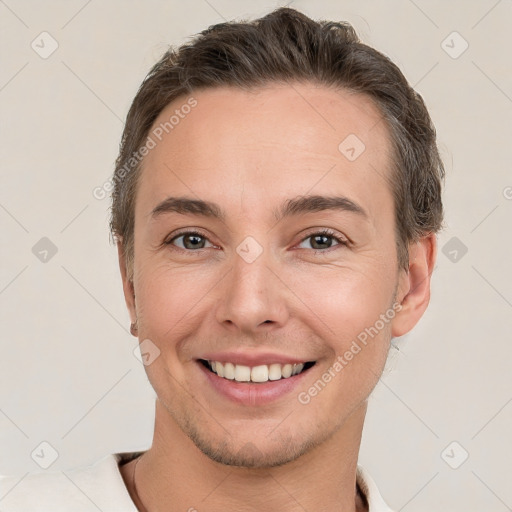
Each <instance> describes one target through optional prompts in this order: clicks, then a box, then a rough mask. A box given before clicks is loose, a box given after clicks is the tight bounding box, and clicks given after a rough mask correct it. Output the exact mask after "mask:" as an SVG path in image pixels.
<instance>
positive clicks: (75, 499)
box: [0, 452, 393, 512]
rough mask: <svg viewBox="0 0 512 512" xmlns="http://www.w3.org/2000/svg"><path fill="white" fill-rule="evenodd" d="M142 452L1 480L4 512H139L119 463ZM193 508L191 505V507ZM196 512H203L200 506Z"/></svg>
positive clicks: (375, 511)
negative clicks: (66, 469) (65, 469)
mask: <svg viewBox="0 0 512 512" xmlns="http://www.w3.org/2000/svg"><path fill="white" fill-rule="evenodd" d="M140 453H143V452H122V453H114V454H111V455H107V456H105V457H103V458H102V459H100V460H98V461H97V462H95V463H94V464H92V465H89V466H81V467H78V468H75V469H72V470H69V471H51V470H49V471H45V472H39V473H28V474H26V475H25V476H24V477H13V476H8V477H7V476H0V510H1V511H2V512H98V511H101V512H138V510H137V508H136V507H135V505H134V503H133V501H132V499H131V497H130V494H129V493H128V490H127V488H126V486H125V484H124V481H123V477H122V476H121V472H120V471H119V463H120V462H126V461H128V460H131V459H132V458H134V457H135V456H137V455H138V454H140ZM356 478H357V482H358V483H359V486H360V488H361V490H362V492H363V494H364V495H365V496H366V499H367V501H368V505H369V512H393V511H392V510H391V509H390V508H389V507H388V506H387V505H386V503H385V502H384V500H383V498H382V496H381V495H380V493H379V490H378V489H377V486H376V485H375V483H374V481H373V480H372V479H371V477H370V475H369V474H368V473H367V472H366V471H365V470H364V469H363V468H362V467H361V466H359V465H358V466H357V475H356ZM193 505H194V504H193V503H192V504H191V506H193ZM196 508H197V509H198V510H201V507H200V506H199V504H196Z"/></svg>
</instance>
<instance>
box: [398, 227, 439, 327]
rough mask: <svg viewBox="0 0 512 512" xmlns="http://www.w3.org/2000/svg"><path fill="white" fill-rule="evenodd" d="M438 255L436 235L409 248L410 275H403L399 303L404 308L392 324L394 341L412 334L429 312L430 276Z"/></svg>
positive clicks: (402, 273)
mask: <svg viewBox="0 0 512 512" xmlns="http://www.w3.org/2000/svg"><path fill="white" fill-rule="evenodd" d="M436 254H437V238H436V235H435V233H429V234H428V235H426V236H424V237H422V238H420V240H419V241H418V242H416V243H413V244H410V245H409V271H408V272H406V271H405V270H401V271H400V277H399V285H398V291H397V299H396V300H397V302H399V303H401V306H402V307H401V309H400V310H399V312H398V313H397V314H396V315H395V318H394V319H393V322H392V326H391V335H392V336H393V337H398V336H403V335H404V334H406V333H408V332H409V331H410V330H411V329H412V328H413V327H414V326H415V325H416V324H417V323H418V321H419V319H420V318H421V317H422V316H423V313H424V312H425V310H426V309H427V306H428V303H429V301H430V276H431V275H432V271H433V270H434V265H435V262H436Z"/></svg>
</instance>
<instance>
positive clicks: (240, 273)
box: [216, 251, 289, 334]
mask: <svg viewBox="0 0 512 512" xmlns="http://www.w3.org/2000/svg"><path fill="white" fill-rule="evenodd" d="M272 267H274V268H272ZM278 274H279V273H278V272H277V271H276V269H275V265H271V261H270V256H269V255H268V253H267V251H263V253H262V254H261V255H260V256H259V257H258V258H257V259H256V260H255V261H252V262H251V263H249V262H247V261H245V260H244V259H243V258H242V257H240V256H239V254H237V253H235V254H234V256H233V265H232V268H231V271H230V272H228V274H227V275H226V277H225V278H224V279H223V282H224V286H222V287H221V290H220V299H219V301H218V303H217V311H216V318H217V321H218V322H219V323H220V324H221V325H222V326H223V327H224V328H228V329H231V330H233V331H237V332H241V333H244V334H250V333H253V334H254V333H258V332H263V331H268V330H272V329H277V328H280V327H283V326H284V325H285V323H286V321H287V319H288V317H289V310H288V307H287V292H288V289H287V287H286V285H285V284H284V283H283V281H282V280H281V279H279V277H278Z"/></svg>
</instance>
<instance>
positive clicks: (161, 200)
mask: <svg viewBox="0 0 512 512" xmlns="http://www.w3.org/2000/svg"><path fill="white" fill-rule="evenodd" d="M193 97H194V98H195V99H196V101H197V105H196V106H195V107H194V108H193V109H191V111H190V113H188V114H187V115H186V116H183V118H182V119H180V121H179V123H178V124H175V125H174V127H173V129H172V130H169V133H168V134H165V132H164V136H163V137H162V138H161V141H159V142H158V143H157V144H156V146H155V147H154V148H153V149H151V151H150V152H149V154H148V155H147V156H146V157H145V160H144V163H143V169H142V173H141V177H140V181H139V184H138V191H137V199H136V208H135V232H134V248H135V249H134V279H133V290H134V299H133V298H132V297H131V298H130V297H127V302H128V305H129V307H130V310H131V314H132V318H135V317H136V318H137V322H138V330H139V339H140V340H141V341H143V340H148V339H149V340H150V342H149V343H150V344H151V347H156V348H157V349H158V350H156V348H155V349H154V350H153V353H158V351H159V355H158V357H156V358H155V359H154V361H152V362H151V364H149V365H147V366H146V367H145V368H146V371H147V375H148V378H149V380H150V382H151V384H152V386H153V387H154V389H155V391H156V394H157V396H158V400H159V401H160V402H161V403H162V404H163V405H164V407H165V409H166V410H167V412H168V418H167V420H168V421H169V422H174V423H175V424H176V425H178V426H179V427H180V428H181V430H182V431H183V432H184V433H185V434H186V435H187V436H188V437H189V438H190V439H192V441H193V442H194V443H195V445H196V446H197V447H198V448H199V449H200V450H201V451H202V452H203V453H205V454H206V455H208V456H209V457H210V458H212V459H213V460H217V461H219V462H223V463H226V464H235V465H245V466H253V467H255V466H272V465H279V464H283V463H285V462H288V461H291V460H294V459H296V458H297V457H299V456H300V455H302V454H304V453H307V452H308V451H309V450H311V449H312V448H313V447H315V446H318V445H320V444H321V443H322V442H324V441H325V440H327V439H329V438H330V437H331V436H333V434H335V433H336V432H338V431H339V430H340V428H341V427H342V426H343V424H344V423H345V422H346V421H347V419H348V418H349V417H350V416H351V414H352V413H353V412H354V411H355V410H357V409H358V408H360V407H361V404H363V403H365V401H366V399H367V398H368V395H369V394H370V392H371V391H372V389H373V388H374V386H375V384H376V383H377V381H378V379H379V377H380V375H381V372H382V370H383V367H384V364H385V361H386V356H387V353H388V350H389V344H390V339H391V336H392V334H394V331H393V325H394V323H396V322H397V321H398V320H397V319H398V318H399V316H400V314H399V312H398V311H399V309H400V306H398V309H397V307H396V304H395V306H394V303H395V301H399V300H400V297H401V296H403V288H404V286H403V284H404V283H405V281H404V280H403V277H404V276H403V275H402V273H401V272H399V270H398V263H397V252H396V240H395V234H394V233H395V232H394V205H393V198H392V193H391V190H390V186H389V183H388V181H387V180H386V176H389V173H390V161H391V160H390V144H389V139H388V137H389V134H388V131H387V127H386V125H385V124H384V123H383V122H382V120H381V116H380V115H379V112H378V110H377V108H376V107H375V106H374V104H373V103H372V101H371V100H370V99H369V98H367V97H366V96H364V95H358V94H354V93H349V92H346V91H339V90H338V91H335V90H333V89H328V88H326V87H320V86H313V85H306V84H296V85H293V87H292V86H290V85H273V86H268V87H265V88H260V89H257V90H255V91H252V92H244V91H241V90H238V89H230V88H218V89H214V90H205V91H198V92H197V93H195V94H193ZM186 101H187V98H185V99H179V100H177V101H175V102H174V103H173V104H171V105H169V106H168V107H167V108H166V109H165V110H164V111H163V112H162V114H161V115H160V116H159V118H158V119H157V121H156V122H155V124H154V127H157V126H159V125H160V123H164V122H166V121H168V120H169V118H170V116H171V115H172V114H173V113H174V111H175V110H176V109H179V108H180V106H181V105H183V104H185V103H186ZM347 137H348V138H347ZM363 144H364V146H363ZM177 199H179V201H178V200H177ZM125 292H126V288H125ZM127 293H128V292H127ZM365 334H366V343H363V341H362V340H363V339H365ZM146 343H148V342H146ZM356 346H357V347H359V350H357V348H356ZM348 353H351V354H352V357H350V354H348ZM212 362H213V364H211V365H210V364H209V363H212ZM288 364H291V365H292V366H291V367H290V366H287V365H288ZM294 364H295V365H297V366H293V365H294ZM301 365H304V366H303V367H302V366H301ZM212 367H213V370H216V371H217V373H214V372H213V371H212ZM254 368H255V369H254ZM301 369H302V371H301ZM290 371H291V372H294V371H295V372H299V373H296V374H295V375H292V376H289V373H290ZM223 374H224V377H223V376H221V375H223ZM329 376H330V378H329ZM233 377H235V378H234V379H233ZM247 379H251V380H250V381H247ZM253 381H256V382H253ZM315 390H316V391H315ZM248 443H251V444H250V445H249V444H248ZM247 446H251V447H253V449H252V450H249V451H248V450H247V449H246V448H247Z"/></svg>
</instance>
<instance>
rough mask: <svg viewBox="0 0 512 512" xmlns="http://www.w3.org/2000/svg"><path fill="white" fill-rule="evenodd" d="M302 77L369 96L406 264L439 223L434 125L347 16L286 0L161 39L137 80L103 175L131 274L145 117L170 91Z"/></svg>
mask: <svg viewBox="0 0 512 512" xmlns="http://www.w3.org/2000/svg"><path fill="white" fill-rule="evenodd" d="M293 82H311V83H316V84H321V85H326V86H330V87H335V88H339V89H344V90H349V91H354V92H358V93H363V94H366V95H368V96H369V97H371V98H372V99H373V100H374V102H375V104H376V105H377V107H378V108H379V110H380V112H381V114H382V116H383V119H384V121H385V122H386V124H387V126H388V128H389V131H390V135H391V144H392V148H393V156H392V167H393V169H392V173H391V176H390V185H391V187H392V193H393V197H394V202H395V231H396V242H397V253H398V263H399V267H401V268H403V269H407V268H408V260H409V256H408V244H409V243H410V242H414V241H417V240H418V239H419V238H420V237H422V236H424V235H427V234H428V233H435V232H437V231H438V230H439V229H440V228H441V225H442V220H443V206H442V201H441V181H442V180H443V179H444V166H443V163H442V160H441V158H440V156H439V152H438V149H437V145H436V132H435V128H434V126H433V124H432V121H431V119H430V116H429V114H428V111H427V108H426V106H425V103H424V102H423V99H422V98H421V96H420V95H419V94H418V93H416V92H415V91H414V89H413V88H412V87H411V86H410V85H409V84H408V82H407V80H406V78H405V77H404V75H403V74H402V73H401V71H400V70H399V68H398V67H397V66H396V65H395V64H394V63H393V62H392V61H391V60H390V59H389V58H388V57H386V56H385V55H383V54H382V53H380V52H378V51H377V50H375V49H373V48H371V47H369V46H367V45H365V44H363V43H362V42H361V41H360V40H359V38H358V36H357V34H356V32H355V30H354V29H353V28H352V26H351V25H350V24H349V23H346V22H332V21H318V22H316V21H313V20H312V19H310V18H308V17H307V16H305V15H304V14H302V13H300V12H298V11H296V10H294V9H290V8H286V7H283V8H279V9H276V10H275V11H273V12H271V13H270V14H267V15H266V16H264V17H262V18H260V19H257V20H253V21H242V22H229V23H220V24H217V25H213V26H210V27H209V28H208V29H206V30H204V31H202V32H201V33H200V34H198V35H197V36H196V37H195V38H194V39H193V40H192V41H191V42H190V43H188V44H184V45H182V46H181V47H179V48H178V49H174V48H173V47H171V48H170V49H169V50H168V51H167V52H166V53H165V54H164V55H163V56H162V58H161V59H160V60H159V61H158V62H157V63H156V64H155V65H154V67H153V68H152V69H151V71H150V72H149V74H148V75H147V77H146V78H145V80H144V81H143V83H142V84H141V86H140V88H139V90H138V92H137V94H136V96H135V98H134V100H133V103H132V105H131V107H130V110H129V112H128V115H127V118H126V124H125V128H124V132H123V136H122V140H121V145H120V151H119V156H118V158H117V160H116V167H115V172H114V176H113V181H114V187H113V192H112V209H111V221H110V228H111V233H112V236H113V238H114V239H116V238H117V239H120V240H122V243H123V250H124V257H125V261H126V266H127V271H128V275H129V278H130V279H131V278H132V277H133V256H134V254H133V253H134V210H135V197H136V189H137V181H138V177H139V175H140V169H141V163H140V159H136V158H133V156H134V155H135V154H139V153H138V152H139V150H140V148H141V147H142V146H143V145H144V144H145V142H146V139H147V137H148V134H149V132H150V130H151V127H152V125H153V123H154V121H155V120H156V118H157V117H158V115H159V114H160V113H161V111H162V110H163V109H164V108H165V107H166V106H167V105H168V104H169V103H171V102H172V101H174V100H175V99H177V98H178V97H181V96H186V95H190V94H191V93H192V92H193V91H198V90H200V89H205V88H214V87H221V86H234V87H238V88H240V89H254V88H257V87H258V86H264V85H268V84H272V83H293Z"/></svg>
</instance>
